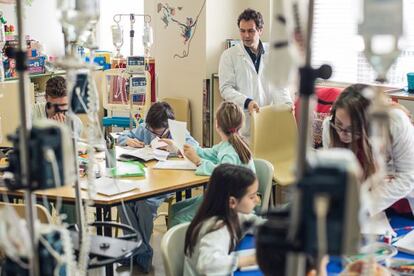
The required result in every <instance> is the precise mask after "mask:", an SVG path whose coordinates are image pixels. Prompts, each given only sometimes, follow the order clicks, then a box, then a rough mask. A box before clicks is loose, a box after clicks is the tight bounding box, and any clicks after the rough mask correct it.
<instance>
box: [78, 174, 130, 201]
mask: <svg viewBox="0 0 414 276" xmlns="http://www.w3.org/2000/svg"><path fill="white" fill-rule="evenodd" d="M80 185H81V188H82V189H87V187H88V182H87V181H86V180H85V181H81V182H80ZM95 188H96V192H97V193H98V194H102V195H106V196H112V195H117V194H121V193H125V192H129V191H132V190H134V189H138V184H137V181H133V180H119V179H114V178H109V177H105V176H103V177H101V178H97V179H95Z"/></svg>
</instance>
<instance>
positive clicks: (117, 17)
mask: <svg viewBox="0 0 414 276" xmlns="http://www.w3.org/2000/svg"><path fill="white" fill-rule="evenodd" d="M123 16H128V17H129V21H130V23H131V29H130V31H129V37H130V45H129V46H130V49H129V55H130V56H133V55H134V36H135V30H134V23H135V17H137V16H142V17H144V22H145V23H150V22H151V16H150V15H148V14H136V13H118V14H115V15H114V17H113V19H114V22H115V23H116V24H119V22H121V18H122V17H123ZM133 100H134V97H133V95H132V94H131V93H129V129H130V130H131V129H132V127H133V121H134V116H133V112H132V108H133Z"/></svg>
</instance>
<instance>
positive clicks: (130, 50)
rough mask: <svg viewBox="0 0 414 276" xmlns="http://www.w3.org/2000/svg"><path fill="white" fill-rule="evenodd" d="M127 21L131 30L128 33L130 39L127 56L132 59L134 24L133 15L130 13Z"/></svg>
mask: <svg viewBox="0 0 414 276" xmlns="http://www.w3.org/2000/svg"><path fill="white" fill-rule="evenodd" d="M129 20H130V21H131V30H130V31H129V37H130V39H131V43H130V49H129V55H130V56H131V57H132V56H133V55H134V32H135V31H134V23H135V15H134V14H133V13H131V14H130V15H129Z"/></svg>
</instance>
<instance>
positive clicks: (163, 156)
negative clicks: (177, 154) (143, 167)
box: [153, 149, 170, 161]
mask: <svg viewBox="0 0 414 276" xmlns="http://www.w3.org/2000/svg"><path fill="white" fill-rule="evenodd" d="M153 153H154V157H155V159H157V160H158V161H165V160H167V158H168V155H170V153H169V152H168V151H165V150H159V149H154V150H153Z"/></svg>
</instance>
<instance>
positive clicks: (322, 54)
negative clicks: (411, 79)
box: [312, 0, 414, 87]
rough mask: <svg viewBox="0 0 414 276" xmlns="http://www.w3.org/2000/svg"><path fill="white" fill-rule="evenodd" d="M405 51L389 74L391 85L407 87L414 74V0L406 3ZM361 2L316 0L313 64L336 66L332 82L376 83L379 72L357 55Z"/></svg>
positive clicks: (353, 0) (404, 0)
mask: <svg viewBox="0 0 414 276" xmlns="http://www.w3.org/2000/svg"><path fill="white" fill-rule="evenodd" d="M403 5H404V12H403V13H404V32H405V38H406V46H407V47H406V48H405V49H404V51H402V52H401V54H400V56H399V58H398V59H397V60H396V61H395V63H394V65H393V66H392V67H391V69H390V70H389V71H388V74H387V80H388V84H390V85H392V86H396V87H402V86H406V85H407V84H406V83H407V81H406V73H407V72H413V71H414V17H413V16H411V14H409V11H413V10H414V0H403ZM359 7H360V5H359V0H347V1H343V0H315V15H314V33H313V53H312V63H313V65H314V66H319V65H321V64H323V63H327V64H330V65H332V66H333V75H332V77H331V80H333V81H338V82H349V83H355V82H365V83H373V82H374V80H375V76H376V73H375V72H374V70H373V69H372V67H371V65H370V64H368V62H367V60H366V58H365V56H364V54H363V53H362V52H358V47H357V46H358V44H359V43H361V42H360V39H359V38H358V23H357V15H358V14H359V12H360V10H359Z"/></svg>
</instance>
